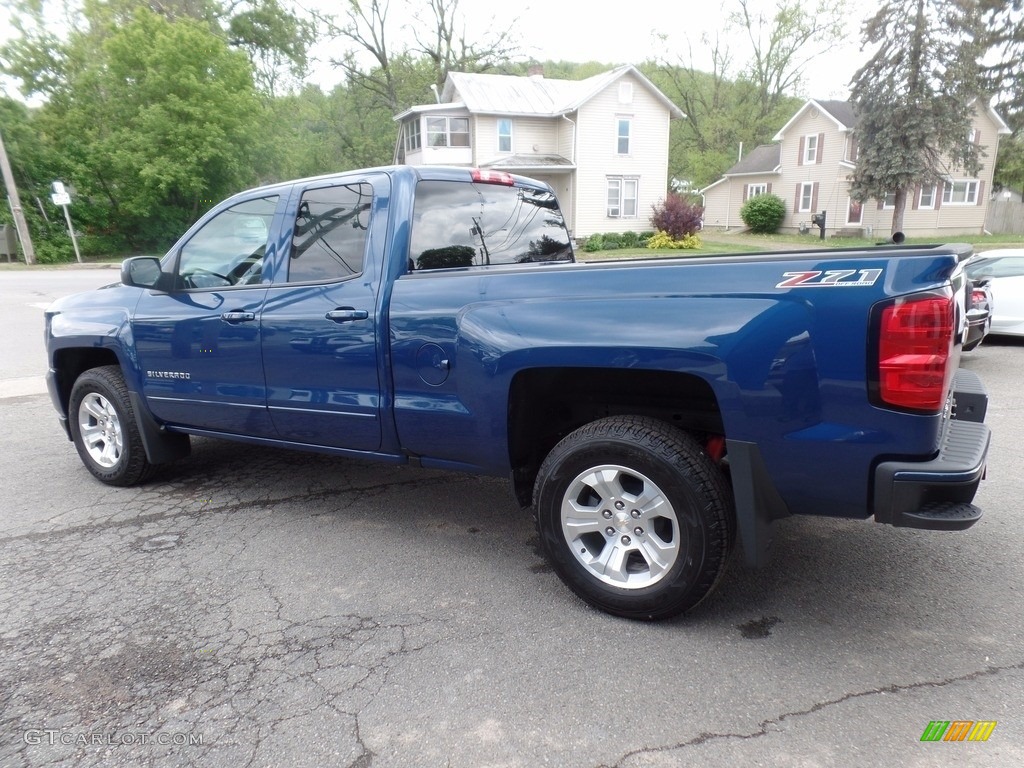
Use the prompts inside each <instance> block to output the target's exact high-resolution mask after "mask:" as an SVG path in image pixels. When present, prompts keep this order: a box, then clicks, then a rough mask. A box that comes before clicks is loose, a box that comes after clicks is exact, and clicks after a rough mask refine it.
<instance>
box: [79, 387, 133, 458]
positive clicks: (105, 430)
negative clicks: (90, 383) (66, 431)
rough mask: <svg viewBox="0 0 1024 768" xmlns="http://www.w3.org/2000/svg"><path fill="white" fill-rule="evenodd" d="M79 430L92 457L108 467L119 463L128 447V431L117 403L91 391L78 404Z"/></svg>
mask: <svg viewBox="0 0 1024 768" xmlns="http://www.w3.org/2000/svg"><path fill="white" fill-rule="evenodd" d="M78 429H79V431H80V432H81V434H82V443H83V444H84V445H85V449H86V450H87V451H88V452H89V457H90V458H91V459H92V460H93V461H94V462H96V463H97V464H98V465H99V466H101V467H104V468H106V469H110V468H111V467H115V466H117V463H118V462H119V461H120V460H121V452H122V450H123V449H124V431H123V429H122V427H121V419H120V418H119V417H118V415H117V411H116V410H115V409H114V406H113V404H111V402H110V401H109V400H107V398H105V397H104V396H103V395H101V394H99V393H98V392H90V393H89V394H87V395H86V396H85V397H84V398H82V403H81V405H80V406H79V407H78Z"/></svg>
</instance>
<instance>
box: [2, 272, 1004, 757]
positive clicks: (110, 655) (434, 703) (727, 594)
mask: <svg viewBox="0 0 1024 768" xmlns="http://www.w3.org/2000/svg"><path fill="white" fill-rule="evenodd" d="M7 277H9V275H6V274H3V273H0V289H3V288H4V286H5V279H6V278H7ZM32 311H38V310H36V309H33V310H32ZM30 322H31V321H26V323H28V324H30ZM39 326H40V329H41V319H40V321H39ZM32 332H34V331H32ZM0 344H3V342H0ZM9 354H10V349H9V348H6V347H3V346H0V360H4V359H9V357H8V356H9ZM38 354H39V355H40V357H39V359H40V360H42V359H43V358H42V351H41V347H40V348H39V351H38ZM964 362H965V365H966V367H969V368H972V369H974V370H976V371H978V372H979V374H980V375H981V376H982V378H983V379H984V380H985V382H986V385H987V386H988V388H989V391H990V396H991V398H992V400H991V404H990V409H989V417H988V422H989V424H991V425H992V427H993V429H994V432H995V434H994V443H993V447H992V453H991V463H990V467H989V473H988V474H989V477H988V479H987V480H986V481H985V482H984V483H983V484H982V488H981V491H980V492H979V497H978V503H979V504H980V505H981V506H982V507H983V508H984V509H985V511H986V516H985V518H984V519H983V520H982V522H981V523H979V524H978V525H977V526H975V528H974V529H972V530H970V531H967V532H965V533H962V534H950V533H929V532H920V531H907V530H897V529H892V528H887V527H884V526H879V525H875V524H873V523H869V522H860V521H846V520H827V519H790V520H785V521H782V522H781V523H780V524H778V526H777V529H776V541H775V547H774V553H773V559H772V561H771V563H770V565H769V566H768V567H767V568H766V569H764V570H763V571H760V572H749V571H745V570H743V569H742V568H741V567H740V566H739V565H738V563H737V562H735V561H734V562H733V563H732V564H731V566H730V569H729V571H728V572H727V574H726V576H725V578H724V580H723V582H722V584H721V585H720V587H719V589H718V591H717V592H716V593H715V594H714V595H713V596H712V597H711V598H710V599H709V600H708V601H706V602H705V603H704V604H702V605H701V606H699V607H698V608H697V609H696V610H695V611H693V612H691V613H690V614H689V615H688V616H686V617H683V618H681V619H678V620H674V621H671V622H665V623H661V624H640V623H636V622H629V621H625V620H621V619H616V618H612V617H609V616H605V615H603V614H600V613H598V612H596V611H593V610H591V609H589V608H587V607H586V606H584V605H583V604H582V603H580V602H579V601H578V600H576V598H574V597H573V596H572V595H571V593H569V591H568V590H567V589H565V588H563V587H562V586H561V584H560V583H559V581H558V580H557V578H556V577H555V576H554V575H553V574H552V573H551V572H550V570H549V569H548V568H547V567H545V564H544V563H543V562H541V560H540V559H539V557H538V555H537V553H536V549H535V547H536V541H535V534H534V532H533V529H532V524H531V522H530V520H529V518H528V516H527V515H526V514H524V513H521V512H520V511H519V510H517V509H516V508H515V506H514V505H513V503H512V501H511V500H510V496H509V493H508V491H507V488H506V486H505V483H504V482H502V481H500V480H492V479H486V478H477V477H471V476H467V475H459V474H450V473H441V472H432V471H426V470H420V469H414V468H409V467H394V466H390V465H383V464H370V463H366V462H361V461H352V460H344V459H337V458H331V457H325V456H319V455H312V454H300V453H293V452H287V451H281V450H272V449H261V448H254V447H251V446H246V445H241V444H234V443H228V442H222V441H214V440H196V441H195V442H194V450H193V455H192V456H191V457H190V458H189V459H187V460H185V461H182V462H179V463H177V464H175V465H172V466H171V467H169V468H167V469H165V470H164V471H163V472H162V473H161V474H160V475H159V476H158V477H157V478H156V479H155V480H154V481H153V482H151V483H150V484H148V485H145V486H143V487H141V488H134V489H114V488H108V487H106V486H103V485H101V484H99V483H98V482H96V481H94V480H93V479H92V478H91V476H90V475H89V474H88V473H87V472H86V470H85V469H84V468H83V467H82V466H81V464H80V462H79V460H78V457H77V455H76V453H75V451H74V447H73V446H72V445H71V443H69V442H67V441H66V440H65V439H64V436H63V435H62V433H61V432H60V429H59V427H57V425H56V423H55V418H54V414H53V411H52V407H51V405H50V403H49V399H48V398H47V397H46V396H45V395H43V394H28V395H23V394H19V395H18V396H15V397H10V396H7V397H5V396H3V392H0V419H2V423H3V424H4V425H5V427H6V430H5V434H6V435H7V436H8V438H9V443H13V446H9V447H10V448H11V450H9V451H8V452H7V454H6V462H5V466H4V472H3V473H2V475H0V478H2V479H0V483H2V486H0V487H2V489H3V491H4V509H3V514H2V515H0V766H3V767H4V768H8V766H10V767H11V768H15V767H17V768H21V767H22V766H24V767H25V768H29V767H33V766H111V765H114V766H120V765H124V766H204V768H205V767H206V766H224V767H225V768H227V767H228V766H230V767H232V768H234V767H235V766H307V765H308V766H325V765H332V766H357V767H359V768H367V767H368V766H374V768H380V767H382V766H387V767H388V768H391V767H394V768H408V767H409V766H453V767H457V766H465V767H466V768H470V767H472V768H477V767H478V766H516V767H518V766H523V767H524V768H525V767H526V766H530V767H531V768H533V767H535V766H538V765H552V766H567V767H570V768H575V767H577V766H579V767H580V768H597V767H598V766H606V767H608V768H610V767H611V766H615V767H616V768H620V767H621V768H633V767H634V766H679V765H701V766H737V765H744V766H874V765H882V764H894V765H900V766H943V765H953V764H956V765H967V766H1007V765H1021V764H1024V724H1022V721H1024V716H1022V713H1021V709H1022V705H1021V702H1024V640H1022V637H1024V631H1022V629H1024V627H1022V624H1024V615H1022V611H1021V608H1020V605H1021V596H1022V586H1024V557H1022V555H1024V545H1022V536H1021V528H1022V524H1021V521H1020V519H1019V517H1018V514H1019V512H1018V509H1019V508H1018V502H1019V499H1020V498H1021V497H1022V496H1024V476H1022V475H1021V473H1020V472H1019V470H1018V467H1019V465H1020V454H1021V448H1020V444H1019V442H1018V440H1017V439H1016V435H1019V434H1021V430H1022V429H1024V413H1022V407H1021V405H1020V404H1019V402H1018V399H1017V398H1015V397H1014V396H1015V395H1016V394H1017V391H1018V389H1019V384H1018V382H1019V381H1021V379H1022V374H1024V345H1019V344H1014V343H1002V344H990V343H989V342H986V344H984V345H983V346H982V347H981V348H980V349H978V350H977V351H976V352H974V353H971V354H969V355H967V356H965V361H964ZM4 365H6V363H4ZM21 371H22V369H18V370H17V371H16V372H17V373H19V375H20V374H21ZM0 373H2V372H0ZM0 378H2V375H0ZM931 720H995V721H998V725H997V727H996V728H995V730H994V731H993V733H992V735H991V737H990V739H989V740H988V741H987V742H984V743H922V742H921V741H920V737H921V734H922V732H923V731H924V729H925V727H926V726H927V725H928V723H929V721H931ZM158 736H159V737H163V738H164V739H165V740H169V741H172V742H175V743H159V744H158V743H152V742H153V740H155V739H156V738H157V737H158ZM189 739H191V741H193V742H195V741H197V740H198V741H201V743H180V742H181V741H182V740H186V741H187V740H189ZM144 740H145V741H146V742H147V743H143V741H144ZM92 741H95V742H98V743H91V742H92Z"/></svg>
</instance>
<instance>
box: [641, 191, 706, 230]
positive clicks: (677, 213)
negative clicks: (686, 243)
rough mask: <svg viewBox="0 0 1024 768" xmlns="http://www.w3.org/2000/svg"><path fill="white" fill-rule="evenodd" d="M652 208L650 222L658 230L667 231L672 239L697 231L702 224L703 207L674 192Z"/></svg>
mask: <svg viewBox="0 0 1024 768" xmlns="http://www.w3.org/2000/svg"><path fill="white" fill-rule="evenodd" d="M652 208H653V209H654V215H653V216H652V217H651V224H653V225H654V227H655V229H657V230H658V231H659V232H667V233H668V234H669V235H671V236H672V238H673V239H674V240H680V239H682V238H683V237H685V236H686V235H692V234H694V233H695V232H699V231H700V228H701V226H702V225H703V220H704V207H703V206H702V205H698V204H697V203H695V202H692V201H691V200H689V199H687V198H685V197H683V196H682V195H677V194H675V193H674V192H670V193H669V195H668V197H666V198H665V199H664V200H662V201H661V202H660V203H657V204H655V205H653V206H652Z"/></svg>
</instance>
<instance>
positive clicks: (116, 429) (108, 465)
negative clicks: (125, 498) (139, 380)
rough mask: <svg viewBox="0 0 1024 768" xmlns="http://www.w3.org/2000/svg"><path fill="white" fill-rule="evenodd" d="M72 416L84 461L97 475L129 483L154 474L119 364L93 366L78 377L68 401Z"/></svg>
mask: <svg viewBox="0 0 1024 768" xmlns="http://www.w3.org/2000/svg"><path fill="white" fill-rule="evenodd" d="M68 421H69V423H70V425H71V437H72V439H73V440H74V441H75V448H77V449H78V455H79V456H80V457H81V459H82V463H83V464H85V466H86V469H88V470H89V471H90V472H92V474H93V476H94V477H96V478H97V479H98V480H101V481H103V482H104V483H106V484H107V485H118V486H128V485H136V484H137V483H141V482H142V481H143V480H145V479H146V478H148V477H149V476H150V475H151V474H152V472H153V469H154V467H153V466H152V465H151V464H150V463H149V461H148V460H147V459H146V451H145V449H144V448H143V447H142V440H141V438H140V437H139V428H138V426H137V424H136V423H135V413H134V411H133V410H132V406H131V401H130V400H129V399H128V388H127V387H126V386H125V383H124V377H123V376H122V375H121V369H120V368H118V367H117V366H116V365H107V366H103V367H101V368H91V369H89V370H87V371H85V372H84V373H83V374H82V375H81V376H79V377H78V379H77V380H76V381H75V385H74V387H72V389H71V399H70V400H69V402H68Z"/></svg>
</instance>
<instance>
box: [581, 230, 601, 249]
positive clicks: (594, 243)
mask: <svg viewBox="0 0 1024 768" xmlns="http://www.w3.org/2000/svg"><path fill="white" fill-rule="evenodd" d="M603 244H604V236H603V235H601V233H600V232H595V233H594V234H593V235H591V236H590V237H588V238H587V242H585V243H584V244H583V250H584V251H586V252H587V253H593V252H594V251H600V250H601V247H602V246H603Z"/></svg>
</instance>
